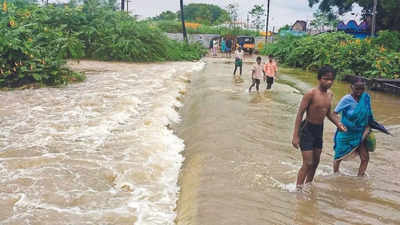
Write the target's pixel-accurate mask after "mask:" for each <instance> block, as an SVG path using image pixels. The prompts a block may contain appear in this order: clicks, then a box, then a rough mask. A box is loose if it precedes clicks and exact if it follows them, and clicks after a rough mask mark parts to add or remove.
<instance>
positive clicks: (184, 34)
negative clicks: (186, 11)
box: [180, 0, 188, 43]
mask: <svg viewBox="0 0 400 225" xmlns="http://www.w3.org/2000/svg"><path fill="white" fill-rule="evenodd" d="M180 2H181V20H182V31H183V40H185V42H186V43H188V38H187V34H186V27H185V18H184V16H183V0H180Z"/></svg>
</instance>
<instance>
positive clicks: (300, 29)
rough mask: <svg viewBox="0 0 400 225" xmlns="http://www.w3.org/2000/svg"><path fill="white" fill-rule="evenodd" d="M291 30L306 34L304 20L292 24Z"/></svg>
mask: <svg viewBox="0 0 400 225" xmlns="http://www.w3.org/2000/svg"><path fill="white" fill-rule="evenodd" d="M291 30H292V31H298V32H306V30H307V22H306V21H304V20H297V21H296V22H295V23H294V24H293V26H292V28H291Z"/></svg>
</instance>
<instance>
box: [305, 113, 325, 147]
mask: <svg viewBox="0 0 400 225" xmlns="http://www.w3.org/2000/svg"><path fill="white" fill-rule="evenodd" d="M323 131H324V124H312V123H310V122H308V121H307V120H304V121H303V122H301V125H300V135H299V136H300V149H301V151H312V150H314V149H322V144H323V141H322V136H323Z"/></svg>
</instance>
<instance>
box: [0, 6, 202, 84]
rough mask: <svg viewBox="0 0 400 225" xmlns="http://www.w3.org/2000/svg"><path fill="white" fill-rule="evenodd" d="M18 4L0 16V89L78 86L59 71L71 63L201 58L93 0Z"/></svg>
mask: <svg viewBox="0 0 400 225" xmlns="http://www.w3.org/2000/svg"><path fill="white" fill-rule="evenodd" d="M18 1H19V2H22V3H18V6H19V7H18V8H17V7H16V6H15V5H13V4H9V5H8V8H7V10H6V11H3V10H1V11H0V57H1V58H0V87H5V86H8V87H15V86H21V85H24V84H29V83H34V82H39V83H42V84H46V85H60V84H66V83H68V82H69V81H74V80H82V79H83V78H84V77H83V76H80V75H79V74H76V73H73V72H72V71H70V70H68V69H67V68H66V67H64V65H65V62H66V61H65V60H66V59H71V58H73V59H81V58H91V59H100V60H120V61H135V62H142V61H146V62H149V61H165V60H195V59H200V58H201V57H202V56H203V55H204V54H205V50H204V49H203V48H202V47H201V46H200V45H198V44H190V45H187V44H184V43H177V42H175V41H171V40H169V39H168V38H167V37H166V36H165V35H164V34H163V32H162V31H161V30H160V29H159V28H157V27H155V26H152V25H151V24H149V23H147V22H138V21H136V20H135V19H134V18H133V17H131V16H129V15H127V14H126V13H124V12H116V11H113V10H112V9H110V7H109V6H107V5H102V4H100V2H99V1H97V0H88V1H85V4H84V5H83V6H78V7H70V5H49V6H43V7H41V6H39V5H35V4H30V3H26V2H24V1H21V0H18Z"/></svg>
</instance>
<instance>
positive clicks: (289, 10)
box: [129, 0, 360, 29]
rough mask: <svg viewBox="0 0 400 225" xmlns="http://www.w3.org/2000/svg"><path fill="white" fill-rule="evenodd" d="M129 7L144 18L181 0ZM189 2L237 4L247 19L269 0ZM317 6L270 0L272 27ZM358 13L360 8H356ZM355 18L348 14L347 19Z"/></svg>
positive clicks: (142, 0)
mask: <svg viewBox="0 0 400 225" xmlns="http://www.w3.org/2000/svg"><path fill="white" fill-rule="evenodd" d="M129 1H130V3H129V9H130V11H132V13H133V14H137V15H140V16H141V17H142V18H145V17H153V16H156V15H158V14H160V13H161V12H163V11H166V10H170V11H173V12H176V11H178V10H179V0H129ZM189 3H207V4H214V5H218V6H220V7H221V8H224V9H225V8H226V6H227V5H228V4H232V3H233V4H237V5H238V6H239V20H242V21H243V22H245V21H246V18H247V12H248V11H250V9H251V8H253V6H254V5H255V4H258V5H261V4H264V6H266V5H267V0H184V4H185V5H187V4H189ZM314 11H315V7H314V8H313V9H312V8H310V7H309V6H308V0H270V28H271V29H272V28H273V27H275V29H278V28H279V27H281V26H284V25H286V24H290V25H292V24H293V23H294V22H296V20H305V21H307V22H308V21H310V20H311V19H312V14H313V12H314ZM354 11H355V12H356V14H359V11H360V10H359V9H357V8H355V9H354ZM350 18H351V19H352V18H354V16H351V15H347V16H346V17H345V19H346V20H348V19H350Z"/></svg>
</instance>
